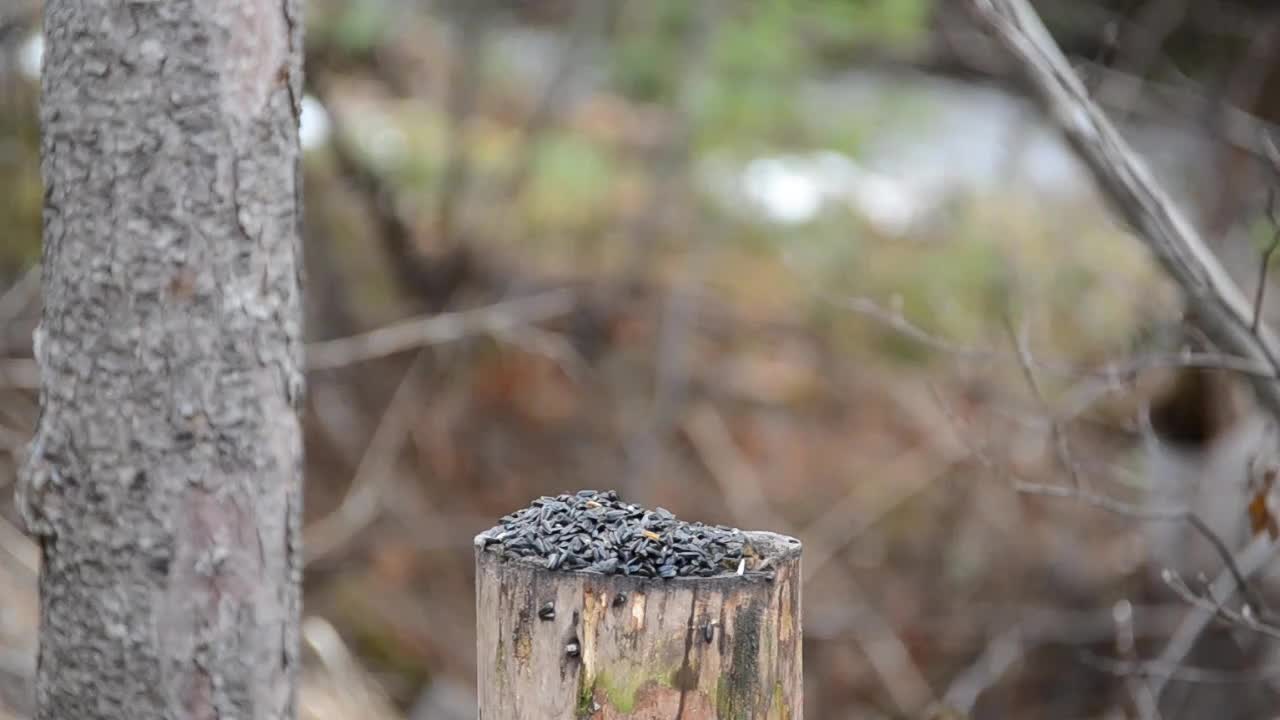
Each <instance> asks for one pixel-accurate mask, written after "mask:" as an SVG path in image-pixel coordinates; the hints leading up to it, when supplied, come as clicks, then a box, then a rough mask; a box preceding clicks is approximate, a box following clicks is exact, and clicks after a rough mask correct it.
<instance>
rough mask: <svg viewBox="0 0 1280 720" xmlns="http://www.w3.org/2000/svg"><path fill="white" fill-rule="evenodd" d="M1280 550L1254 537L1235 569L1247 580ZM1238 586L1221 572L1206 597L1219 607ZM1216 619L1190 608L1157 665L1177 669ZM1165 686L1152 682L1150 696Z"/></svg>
mask: <svg viewBox="0 0 1280 720" xmlns="http://www.w3.org/2000/svg"><path fill="white" fill-rule="evenodd" d="M1278 547H1280V545H1277V544H1276V543H1274V542H1273V541H1272V540H1271V539H1270V537H1268V535H1267V534H1266V533H1263V534H1262V535H1258V536H1256V537H1255V538H1254V539H1253V541H1252V542H1251V543H1250V544H1249V545H1248V546H1246V547H1245V548H1244V550H1242V551H1241V552H1240V553H1239V554H1238V555H1236V556H1235V558H1234V565H1235V566H1236V568H1237V572H1238V573H1239V574H1240V575H1243V576H1244V577H1246V578H1248V577H1251V576H1252V575H1253V574H1254V573H1256V572H1258V571H1259V570H1261V569H1262V568H1263V567H1264V566H1265V565H1266V564H1267V563H1268V562H1270V561H1271V559H1272V558H1273V557H1274V556H1275V553H1276V549H1277V548H1278ZM1236 587H1238V583H1237V581H1236V578H1235V573H1233V572H1232V571H1229V570H1223V571H1222V572H1221V573H1219V574H1218V577H1217V578H1216V579H1215V580H1214V581H1213V583H1212V585H1211V586H1210V591H1209V595H1210V597H1212V598H1214V601H1215V602H1216V603H1218V604H1221V603H1223V602H1225V601H1226V600H1228V599H1230V597H1231V595H1232V593H1233V591H1234V590H1235V588H1236ZM1214 617H1215V612H1214V611H1213V610H1210V609H1207V608H1205V607H1201V606H1199V605H1193V606H1192V608H1191V612H1189V613H1187V616H1186V617H1185V618H1184V619H1183V621H1182V624H1181V625H1179V626H1178V629H1177V630H1176V631H1175V632H1174V633H1173V635H1172V636H1171V637H1170V638H1169V642H1168V644H1166V645H1165V648H1164V651H1163V652H1162V653H1161V654H1160V657H1159V659H1158V660H1157V662H1159V663H1160V664H1162V665H1165V666H1167V667H1177V666H1178V665H1180V664H1181V663H1182V661H1183V659H1184V658H1186V656H1187V653H1189V652H1191V648H1192V646H1194V645H1195V643H1196V640H1197V639H1199V637H1200V635H1201V633H1203V632H1204V629H1205V628H1206V627H1208V625H1209V621H1210V620H1212V619H1213V618H1214ZM1167 684H1168V678H1164V677H1157V678H1155V679H1154V680H1153V682H1152V686H1151V692H1152V693H1153V694H1154V695H1155V696H1156V698H1159V697H1160V695H1161V693H1163V691H1164V688H1165V687H1166V686H1167Z"/></svg>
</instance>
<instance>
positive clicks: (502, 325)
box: [307, 290, 574, 370]
mask: <svg viewBox="0 0 1280 720" xmlns="http://www.w3.org/2000/svg"><path fill="white" fill-rule="evenodd" d="M573 299H574V298H573V294H572V293H571V292H570V291H568V290H553V291H550V292H546V293H542V294H538V295H532V296H529V297H524V298H517V299H513V300H504V301H502V302H499V303H495V304H493V305H487V306H485V307H480V308H475V309H472V310H461V311H457V312H445V313H438V314H434V315H424V316H421V317H417V318H413V319H410V320H405V321H403V322H399V323H395V324H393V325H388V326H386V327H382V328H378V329H376V330H371V331H369V332H366V333H362V334H360V335H354V336H351V337H346V338H340V339H337V340H327V341H324V342H318V343H312V344H310V345H309V346H308V347H307V369H308V370H331V369H333V368H338V367H344V366H346V365H353V364H355V363H359V362H364V361H367V360H373V359H376V358H381V357H386V356H388V355H393V354H395V353H398V352H404V351H405V350H412V349H414V348H421V347H425V346H428V345H439V344H442V343H448V342H456V341H458V340H461V339H463V338H466V337H470V336H474V335H481V334H493V335H504V334H505V335H507V336H508V337H510V336H512V335H515V334H517V333H516V330H517V329H518V328H520V327H521V326H523V325H529V324H531V323H535V322H540V321H545V320H550V319H552V318H556V317H560V316H563V315H565V314H567V313H568V312H569V311H570V310H571V309H572V308H573Z"/></svg>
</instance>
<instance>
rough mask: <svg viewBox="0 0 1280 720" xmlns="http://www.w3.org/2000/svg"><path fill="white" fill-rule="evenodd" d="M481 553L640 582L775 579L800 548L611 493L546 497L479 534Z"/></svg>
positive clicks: (788, 541)
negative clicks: (780, 567) (689, 518)
mask: <svg viewBox="0 0 1280 720" xmlns="http://www.w3.org/2000/svg"><path fill="white" fill-rule="evenodd" d="M475 542H476V547H477V548H479V549H480V550H481V551H483V552H486V553H489V554H492V555H495V556H497V557H500V558H503V559H506V560H515V561H519V562H523V563H527V564H530V565H533V566H535V567H541V568H544V569H547V570H553V571H562V572H584V573H590V574H598V575H626V576H631V577H639V578H659V579H663V580H674V579H677V578H687V579H698V578H703V579H707V578H724V577H732V576H734V575H743V576H751V577H760V576H764V577H766V578H771V577H772V573H773V569H774V568H776V567H777V566H778V564H779V561H780V560H783V559H784V558H790V557H792V556H794V555H798V554H799V553H800V547H801V546H800V542H799V541H798V540H796V539H794V538H790V537H786V536H784V535H778V534H775V533H770V532H755V531H746V530H739V529H737V528H731V527H726V526H723V525H705V524H703V523H700V522H686V521H684V520H680V519H679V518H677V517H676V516H675V515H674V514H672V513H671V512H670V511H668V510H666V509H664V508H661V507H659V508H655V509H648V508H644V507H641V506H639V505H636V504H634V503H628V502H624V501H622V500H621V499H619V497H618V494H617V492H615V491H613V490H606V491H598V490H580V491H578V492H576V493H565V494H562V495H558V496H555V497H550V496H547V497H541V498H538V499H537V500H534V501H533V502H532V503H531V504H530V505H529V506H528V507H525V508H521V509H520V510H517V511H515V512H513V513H511V514H509V515H507V516H505V517H503V518H502V519H501V520H500V521H499V523H498V525H495V526H494V527H492V528H490V529H489V530H486V531H484V532H482V533H480V534H479V535H477V536H476V539H475Z"/></svg>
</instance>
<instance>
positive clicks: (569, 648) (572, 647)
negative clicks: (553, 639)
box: [564, 640, 582, 658]
mask: <svg viewBox="0 0 1280 720" xmlns="http://www.w3.org/2000/svg"><path fill="white" fill-rule="evenodd" d="M581 652H582V648H581V647H580V646H579V645H578V641H577V640H570V641H569V644H568V645H565V646H564V654H565V655H568V656H569V657H571V658H576V657H578V655H579V654H581Z"/></svg>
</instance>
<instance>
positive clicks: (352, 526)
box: [304, 352, 427, 564]
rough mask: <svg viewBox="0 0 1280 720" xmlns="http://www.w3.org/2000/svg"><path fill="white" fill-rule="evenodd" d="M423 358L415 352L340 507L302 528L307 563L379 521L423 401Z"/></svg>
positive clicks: (343, 543) (420, 353) (330, 552)
mask: <svg viewBox="0 0 1280 720" xmlns="http://www.w3.org/2000/svg"><path fill="white" fill-rule="evenodd" d="M426 358H427V354H426V353H425V352H419V353H418V356H417V357H416V358H414V361H413V362H412V363H411V364H410V366H409V369H408V370H406V371H405V374H404V377H403V378H402V379H401V380H400V385H399V386H398V387H397V388H396V391H395V393H394V394H393V395H392V396H391V402H390V403H388V404H387V409H386V410H385V411H384V412H383V414H382V418H381V419H380V420H379V421H378V425H377V427H376V428H375V429H374V431H373V437H372V438H370V440H369V445H368V448H367V449H366V450H365V452H364V456H363V457H361V458H360V464H359V465H358V466H357V467H356V471H355V477H354V478H353V479H352V481H351V485H350V486H349V487H348V488H347V493H346V495H345V496H344V497H343V498H342V502H341V503H340V504H339V505H338V507H337V508H336V509H335V510H334V511H333V512H331V513H329V514H328V515H325V516H324V517H322V518H320V519H319V520H316V521H315V522H313V523H311V524H310V525H308V526H307V527H306V528H305V529H304V543H305V548H306V560H305V561H306V563H307V564H311V563H313V562H315V561H317V560H320V559H323V558H325V557H326V556H328V555H330V554H332V553H334V552H335V551H337V550H338V549H339V548H341V547H342V546H343V545H345V544H346V543H347V542H348V541H349V540H350V539H351V538H353V537H355V536H356V534H357V533H359V532H360V531H361V530H363V529H364V528H366V527H368V525H369V524H370V523H371V522H373V520H374V519H375V518H376V517H377V514H378V512H379V511H380V509H381V502H380V498H381V495H382V493H383V492H384V490H385V488H386V485H387V483H388V482H389V481H390V479H391V476H392V469H393V467H394V466H395V463H396V460H397V459H398V458H399V455H400V450H401V448H402V447H403V445H404V441H405V438H406V437H407V436H408V433H409V423H410V421H411V420H412V418H413V415H414V410H415V409H416V408H417V407H418V403H420V402H421V394H420V392H419V386H418V382H417V378H418V375H419V373H420V372H421V371H422V369H423V366H424V364H425V362H426Z"/></svg>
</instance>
